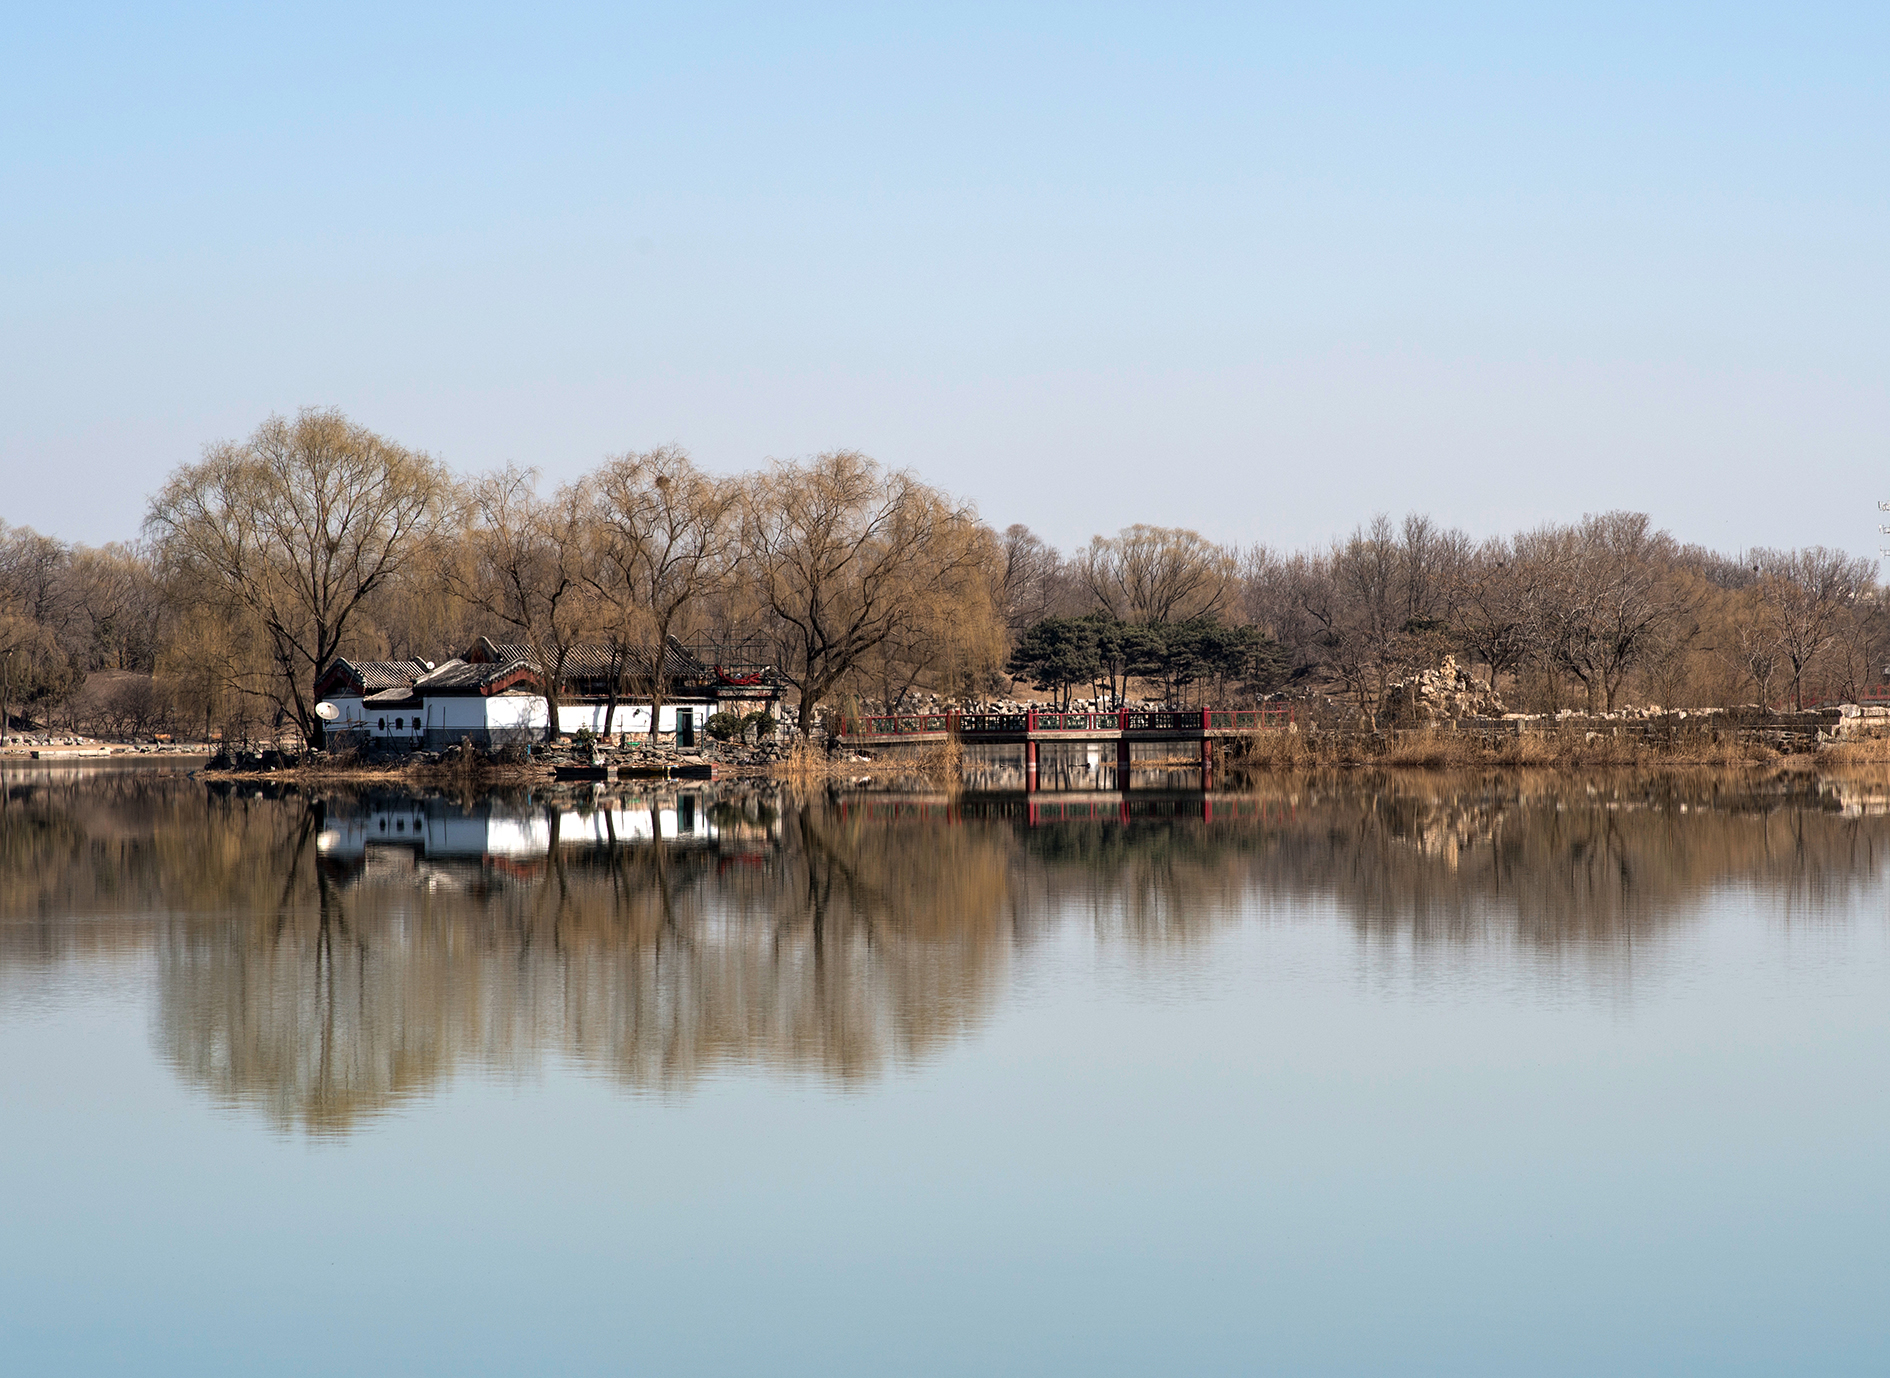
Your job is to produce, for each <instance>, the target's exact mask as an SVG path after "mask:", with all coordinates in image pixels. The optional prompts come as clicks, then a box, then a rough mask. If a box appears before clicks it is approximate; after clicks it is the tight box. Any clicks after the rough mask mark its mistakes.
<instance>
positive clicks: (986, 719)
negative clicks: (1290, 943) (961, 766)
mask: <svg viewBox="0 0 1890 1378" xmlns="http://www.w3.org/2000/svg"><path fill="white" fill-rule="evenodd" d="M1293 723H1294V712H1293V709H1292V708H1290V707H1286V706H1282V707H1279V708H1196V709H1190V710H1188V711H1186V712H1169V711H1162V710H1156V711H1150V710H1147V709H1139V708H1125V709H1122V710H1120V711H1119V712H1114V713H1040V712H1035V711H1032V712H1028V713H894V714H886V715H882V716H872V717H868V716H860V717H855V718H842V719H840V732H839V738H840V740H841V741H842V742H843V743H845V744H846V745H847V746H899V745H903V744H904V743H907V742H943V741H949V740H951V739H952V738H957V739H958V740H959V741H961V742H964V743H965V744H966V745H968V746H969V745H979V746H1015V745H1021V746H1022V747H1023V748H1024V774H1025V778H1026V780H1035V778H1036V775H1037V747H1038V744H1039V743H1041V742H1114V743H1116V765H1117V767H1118V768H1119V769H1123V770H1126V769H1127V768H1128V766H1129V748H1130V746H1131V745H1132V744H1133V743H1135V742H1199V743H1200V749H1201V764H1202V765H1203V766H1204V767H1208V766H1212V765H1213V764H1214V743H1215V741H1216V740H1217V739H1218V738H1222V737H1244V736H1247V735H1249V734H1251V733H1254V732H1284V731H1286V730H1287V729H1288V728H1290V727H1291V726H1292V725H1293Z"/></svg>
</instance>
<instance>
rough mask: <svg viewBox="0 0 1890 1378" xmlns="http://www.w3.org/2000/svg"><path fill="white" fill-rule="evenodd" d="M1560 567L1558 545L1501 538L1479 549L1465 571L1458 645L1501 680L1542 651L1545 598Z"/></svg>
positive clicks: (1456, 625) (1493, 688) (1456, 621)
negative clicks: (1501, 677)
mask: <svg viewBox="0 0 1890 1378" xmlns="http://www.w3.org/2000/svg"><path fill="white" fill-rule="evenodd" d="M1556 569H1557V565H1556V563H1555V550H1554V547H1553V546H1549V547H1546V548H1538V546H1537V545H1536V544H1534V543H1532V542H1530V541H1529V540H1527V539H1521V538H1519V539H1518V540H1515V541H1508V540H1504V539H1501V538H1495V539H1491V540H1488V541H1485V542H1484V543H1483V544H1482V545H1481V546H1479V547H1478V548H1477V551H1476V554H1475V556H1474V557H1473V558H1472V559H1471V560H1470V561H1468V562H1467V563H1466V564H1465V565H1464V566H1463V568H1462V571H1461V573H1460V575H1459V584H1458V588H1457V596H1456V599H1455V602H1456V609H1455V613H1454V616H1453V618H1452V626H1453V629H1454V631H1455V634H1456V640H1457V643H1458V644H1459V645H1460V646H1462V647H1463V649H1464V650H1465V651H1467V652H1468V653H1469V654H1470V655H1472V656H1474V657H1475V658H1476V659H1478V660H1481V661H1482V662H1483V663H1484V665H1486V666H1487V667H1488V668H1489V672H1490V692H1491V693H1496V692H1497V678H1498V676H1499V675H1503V674H1507V673H1509V672H1510V671H1513V670H1515V669H1517V668H1518V667H1519V666H1520V665H1521V664H1522V663H1523V661H1524V660H1526V659H1527V658H1528V657H1529V656H1530V655H1531V654H1532V653H1534V652H1535V651H1536V650H1538V649H1539V643H1540V632H1541V628H1542V619H1543V601H1544V598H1545V595H1546V591H1547V589H1548V586H1549V583H1550V581H1551V580H1553V579H1554V577H1555V572H1556Z"/></svg>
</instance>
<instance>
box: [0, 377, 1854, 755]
mask: <svg viewBox="0 0 1890 1378" xmlns="http://www.w3.org/2000/svg"><path fill="white" fill-rule="evenodd" d="M1886 630H1890V623H1887V622H1886V619H1885V616H1884V607H1883V602H1882V600H1881V598H1880V597H1879V590H1878V588H1877V586H1876V582H1875V577H1874V568H1873V566H1872V564H1871V562H1869V561H1867V560H1864V559H1860V558H1857V557H1854V556H1851V555H1848V554H1846V553H1844V552H1841V551H1836V550H1830V549H1826V548H1824V547H1815V546H1814V547H1809V548H1805V549H1801V550H1769V549H1756V550H1748V551H1741V552H1738V553H1736V554H1732V555H1726V554H1721V553H1717V552H1714V551H1710V550H1707V549H1704V548H1702V547H1699V546H1690V545H1683V544H1681V543H1680V542H1678V541H1676V540H1675V539H1674V538H1673V537H1672V536H1671V535H1670V534H1668V533H1666V532H1664V531H1660V530H1658V529H1656V528H1655V527H1654V526H1653V525H1652V523H1651V522H1650V520H1649V519H1648V518H1647V517H1646V516H1645V515H1643V514H1640V513H1632V512H1608V513H1601V514H1595V515H1590V516H1587V517H1584V518H1582V519H1581V520H1580V521H1577V522H1573V523H1567V524H1550V525H1546V526H1543V527H1540V528H1537V529H1536V530H1533V531H1528V532H1523V533H1520V534H1516V535H1513V536H1501V537H1493V538H1490V539H1487V540H1483V541H1476V540H1473V539H1471V538H1470V537H1469V536H1467V535H1465V534H1464V533H1463V532H1461V531H1457V530H1451V529H1445V528H1442V527H1440V526H1439V525H1437V524H1436V523H1434V522H1433V521H1431V520H1430V519H1429V518H1427V517H1424V516H1417V515H1414V516H1409V517H1406V518H1405V519H1404V520H1403V521H1402V522H1397V523H1394V522H1393V521H1392V520H1391V519H1389V518H1387V517H1382V516H1380V517H1376V518H1373V519H1372V520H1371V521H1370V522H1368V523H1365V524H1362V525H1361V526H1359V527H1358V528H1357V529H1355V530H1354V531H1353V532H1352V533H1351V534H1350V535H1349V536H1347V537H1344V538H1342V539H1339V540H1335V541H1333V542H1331V543H1330V544H1328V545H1326V546H1324V547H1321V548H1318V549H1311V550H1298V551H1282V550H1275V549H1272V548H1269V547H1267V546H1264V545H1259V546H1253V547H1250V548H1245V549H1241V548H1235V547H1229V546H1223V545H1218V544H1215V543H1213V542H1211V541H1208V540H1206V539H1205V538H1203V537H1202V536H1200V535H1199V534H1197V533H1195V532H1192V531H1187V530H1182V529H1176V528H1166V527H1154V526H1145V525H1136V526H1131V527H1129V528H1127V529H1125V530H1123V531H1121V532H1119V533H1117V534H1116V535H1114V536H1097V537H1095V538H1094V539H1092V540H1091V542H1090V543H1089V544H1088V545H1087V546H1086V547H1083V548H1081V549H1079V550H1076V551H1072V552H1067V553H1066V552H1063V551H1059V550H1057V549H1056V548H1055V547H1053V546H1052V545H1050V544H1049V543H1048V542H1046V541H1044V540H1043V539H1042V538H1041V537H1039V536H1038V535H1036V534H1035V533H1034V532H1032V531H1031V530H1030V529H1029V528H1028V527H1026V526H1023V525H1013V526H1010V527H1008V528H1007V529H1005V530H1003V531H1001V532H1000V531H998V530H996V529H994V528H993V527H992V526H990V525H989V524H987V523H986V522H984V521H983V520H982V519H981V518H980V516H979V514H978V513H977V511H976V509H975V508H974V507H973V506H971V505H970V504H969V503H967V502H965V501H963V500H961V499H959V498H956V497H954V496H952V495H951V494H949V493H946V492H944V491H943V490H941V489H939V488H937V487H934V486H932V485H928V484H926V483H924V482H922V481H921V480H920V479H919V478H918V477H916V476H915V475H913V474H911V473H908V472H904V471H901V470H896V469H891V468H888V467H886V466H884V465H881V464H879V463H876V462H875V461H873V460H872V459H870V458H868V457H867V456H865V455H862V454H859V453H858V452H855V451H847V450H837V451H831V452H828V453H826V454H822V455H818V456H815V457H813V458H811V459H805V460H794V461H781V462H775V463H771V464H769V465H767V466H766V467H764V468H761V469H759V470H756V471H753V472H750V473H745V474H739V475H734V476H721V475H714V474H709V473H706V472H704V471H703V470H701V469H700V468H698V467H697V466H696V465H695V464H694V463H693V462H692V461H691V460H690V458H689V456H688V455H687V454H686V453H685V452H684V451H682V450H681V449H679V448H677V447H674V446H668V447H662V448H658V449H654V450H647V451H636V452H629V453H625V454H622V455H617V456H613V457H609V458H607V459H605V460H604V461H603V462H602V463H601V464H600V465H599V466H598V467H597V468H596V469H594V470H592V471H591V472H589V473H587V474H585V475H583V476H582V477H580V478H579V479H577V480H576V481H574V482H571V483H568V484H564V485H560V486H557V487H555V488H547V487H546V486H545V485H543V484H542V483H541V482H540V480H539V477H538V475H537V474H536V472H534V471H533V470H530V469H525V468H518V467H510V468H507V469H504V470H501V471H499V472H497V473H492V474H486V475H480V476H476V477H472V478H463V477H459V476H456V475H454V474H453V473H451V472H450V471H449V470H447V469H446V467H445V466H444V465H442V464H441V463H440V462H439V461H437V460H436V459H434V458H433V457H431V456H429V455H427V454H425V453H422V452H419V451H415V450H412V449H409V448H407V447H404V446H401V445H399V444H396V443H394V442H393V441H390V440H388V439H386V438H385V437H382V436H378V435H376V434H374V433H373V432H371V431H369V430H368V429H366V428H365V427H362V426H360V425H358V424H356V423H354V422H352V421H350V420H349V419H348V418H347V417H345V416H343V415H341V414H340V413H338V412H335V411H327V410H307V411H303V412H301V413H299V414H297V415H296V416H294V417H272V418H270V419H269V420H267V421H265V422H264V423H263V424H262V425H260V426H259V427H257V429H256V430H255V432H254V433H253V434H252V435H250V436H249V437H248V438H247V439H246V440H243V441H238V442H227V443H223V444H217V445H213V446H211V447H209V448H208V449H207V450H206V451H205V453H204V455H203V457H202V458H201V459H200V460H199V461H198V462H196V463H194V464H186V465H183V466H181V467H179V468H178V469H177V470H176V471H175V472H173V473H172V474H171V475H170V476H169V478H168V479H167V481H166V482H165V483H164V485H163V487H162V488H161V489H160V490H159V491H158V492H157V493H156V494H155V495H154V496H153V497H152V498H151V500H150V504H149V508H148V512H147V516H146V520H145V523H144V528H143V532H142V534H141V538H140V539H139V540H137V541H135V542H126V543H114V544H110V545H106V546H101V547H85V546H75V545H69V544H67V543H64V542H61V541H59V540H57V539H55V538H53V537H50V536H45V535H41V534H39V533H37V532H35V531H33V530H31V529H30V528H26V527H13V526H7V525H5V524H4V523H0V667H3V668H0V674H3V675H4V679H3V680H0V700H3V702H0V712H4V713H7V714H9V715H10V717H11V721H12V723H13V726H14V730H18V729H19V728H20V726H21V725H22V724H23V721H25V720H27V719H28V718H32V719H36V720H38V721H40V722H43V723H45V722H56V721H58V720H60V718H61V717H63V718H64V719H65V720H66V721H67V722H69V723H72V724H73V725H86V726H90V727H92V728H94V729H95V730H99V729H102V730H107V731H110V730H118V731H126V732H143V731H150V730H154V729H156V728H158V727H160V726H161V727H165V728H174V729H175V728H181V729H184V730H194V729H196V728H199V727H200V728H201V729H203V730H204V731H206V732H207V731H209V730H210V729H212V728H214V727H217V726H222V727H224V728H225V729H226V730H227V729H230V728H234V729H236V730H237V731H239V732H242V733H248V732H250V731H251V730H279V729H281V728H283V727H288V728H292V729H293V730H296V731H298V732H300V733H301V734H302V735H304V736H305V737H306V738H308V739H309V740H313V741H319V740H320V725H319V719H318V718H317V716H316V714H315V699H314V685H315V683H316V682H317V680H318V679H319V678H320V677H321V675H322V674H323V673H324V672H325V671H326V670H327V668H328V667H329V666H330V665H332V664H333V662H334V660H335V659H336V657H338V656H343V655H346V656H349V657H351V658H353V659H408V658H415V659H425V658H433V657H436V656H438V655H440V654H441V653H442V652H447V653H450V652H451V651H453V650H457V649H460V648H463V647H464V646H465V645H467V644H470V642H471V641H472V640H474V639H475V638H476V637H478V636H480V635H490V636H492V637H493V638H494V639H495V640H509V641H513V642H516V643H521V644H523V645H525V646H527V647H528V648H529V649H530V651H531V653H532V655H533V656H534V658H535V659H536V660H537V661H538V662H539V664H541V665H542V666H544V667H545V668H546V670H547V671H548V674H547V684H546V690H547V693H548V694H549V695H550V696H551V697H553V698H554V700H555V698H556V696H557V694H558V692H559V688H560V684H561V681H562V679H563V672H564V670H565V668H566V664H567V661H568V660H569V658H570V657H571V655H572V653H573V652H574V650H575V649H576V648H577V647H579V646H580V645H584V646H590V647H596V646H599V645H601V646H603V647H606V648H608V650H609V653H610V655H611V657H612V660H613V662H614V663H615V664H616V665H617V666H618V667H619V668H620V669H621V671H622V674H621V676H616V677H613V682H617V681H618V680H619V679H620V680H621V682H622V683H623V684H624V685H625V686H626V689H628V687H630V686H631V685H632V684H633V683H634V684H635V688H636V691H637V692H639V693H641V694H648V695H651V696H654V697H655V698H656V699H657V701H658V702H659V703H660V702H661V700H662V697H663V696H664V695H665V694H666V693H668V692H669V690H670V685H669V684H668V681H667V670H666V668H665V662H664V661H663V659H662V658H661V657H657V658H656V659H655V660H654V662H653V663H652V661H651V659H650V657H649V655H648V648H650V647H652V646H662V645H664V644H666V642H667V639H668V638H669V637H671V636H676V637H679V638H682V639H683V640H685V641H689V640H694V641H696V642H697V643H698V644H700V645H703V646H704V647H705V648H707V654H708V655H709V657H711V658H712V659H724V660H726V661H728V663H731V664H733V663H736V662H741V663H745V664H767V665H770V666H773V667H774V668H775V669H776V671H777V672H778V673H779V674H780V676H781V677H782V679H783V680H784V681H785V683H786V684H787V685H788V686H789V687H790V689H791V691H792V692H791V698H793V699H794V700H796V701H797V704H798V713H799V722H800V725H801V726H802V727H803V728H804V729H806V728H811V727H812V725H813V723H814V721H815V717H816V715H817V713H818V712H819V711H820V709H821V707H822V706H823V705H829V704H834V703H836V702H857V703H865V704H871V705H873V706H876V707H880V708H884V709H887V710H891V711H897V710H898V709H899V708H901V707H903V706H906V705H909V704H910V703H911V702H912V701H913V700H914V698H915V697H917V696H920V695H932V696H940V697H944V698H947V699H966V698H974V697H986V696H991V695H994V694H1003V693H1007V692H1010V691H1011V690H1012V688H1013V677H1016V678H1017V679H1018V680H1021V681H1023V682H1027V683H1029V684H1030V685H1031V686H1032V687H1034V688H1036V689H1038V690H1040V691H1045V692H1049V693H1051V694H1053V695H1054V696H1055V697H1056V698H1057V699H1058V701H1060V702H1062V703H1068V702H1069V701H1070V699H1071V698H1072V697H1073V696H1075V695H1076V693H1077V692H1078V691H1079V690H1081V689H1088V690H1089V691H1090V695H1091V696H1093V697H1094V698H1097V699H1102V700H1107V701H1110V702H1121V701H1123V700H1125V699H1127V698H1129V697H1131V696H1132V695H1136V694H1140V695H1142V696H1147V697H1155V698H1160V699H1163V700H1165V701H1168V702H1171V703H1176V704H1184V703H1201V702H1207V701H1217V702H1222V703H1236V702H1250V701H1252V700H1253V699H1254V698H1255V697H1257V696H1262V695H1266V694H1270V693H1281V692H1288V693H1293V692H1302V691H1303V692H1320V693H1325V694H1329V695H1333V696H1336V697H1339V698H1342V699H1343V700H1345V701H1346V702H1348V703H1350V704H1352V705H1354V706H1355V707H1356V708H1357V709H1358V710H1359V711H1360V712H1361V713H1372V712H1378V711H1381V710H1382V709H1383V708H1384V707H1385V706H1386V704H1387V703H1388V702H1389V699H1390V694H1391V689H1392V687H1393V686H1394V685H1396V684H1398V683H1399V682H1400V681H1402V680H1404V679H1406V678H1408V677H1409V676H1410V675H1412V674H1413V673H1415V672H1417V671H1419V670H1423V669H1428V668H1432V667H1434V666H1436V665H1437V664H1438V663H1439V662H1440V660H1441V659H1442V657H1444V656H1445V655H1454V656H1456V657H1457V658H1458V660H1459V662H1460V663H1461V664H1464V665H1467V666H1471V667H1474V668H1475V670H1476V673H1477V675H1478V678H1479V680H1480V681H1481V682H1482V683H1484V684H1487V686H1488V687H1489V688H1490V690H1491V691H1492V692H1493V693H1495V694H1499V695H1501V696H1502V697H1503V698H1504V699H1505V700H1507V701H1508V702H1509V703H1510V705H1511V706H1514V707H1522V708H1527V709H1533V710H1537V711H1554V710H1556V709H1559V708H1562V707H1583V708H1587V709H1590V710H1595V711H1610V710H1613V709H1615V708H1618V707H1620V706H1623V705H1624V704H1627V703H1649V702H1656V703H1660V704H1662V705H1665V706H1668V707H1676V706H1679V707H1704V706H1718V705H1730V704H1736V703H1744V702H1754V703H1760V704H1775V703H1779V702H1790V703H1793V704H1799V705H1802V704H1803V703H1804V702H1805V701H1806V700H1807V698H1808V697H1829V696H1843V697H1856V696H1857V695H1859V694H1860V693H1861V692H1862V691H1863V690H1864V688H1865V687H1866V686H1868V685H1870V684H1872V683H1874V682H1875V681H1876V680H1877V679H1878V678H1879V673H1880V671H1881V668H1882V664H1881V663H1882V660H1883V657H1884V654H1885V651H1886ZM592 654H594V652H593V653H592ZM553 720H554V721H555V715H554V719H553Z"/></svg>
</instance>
